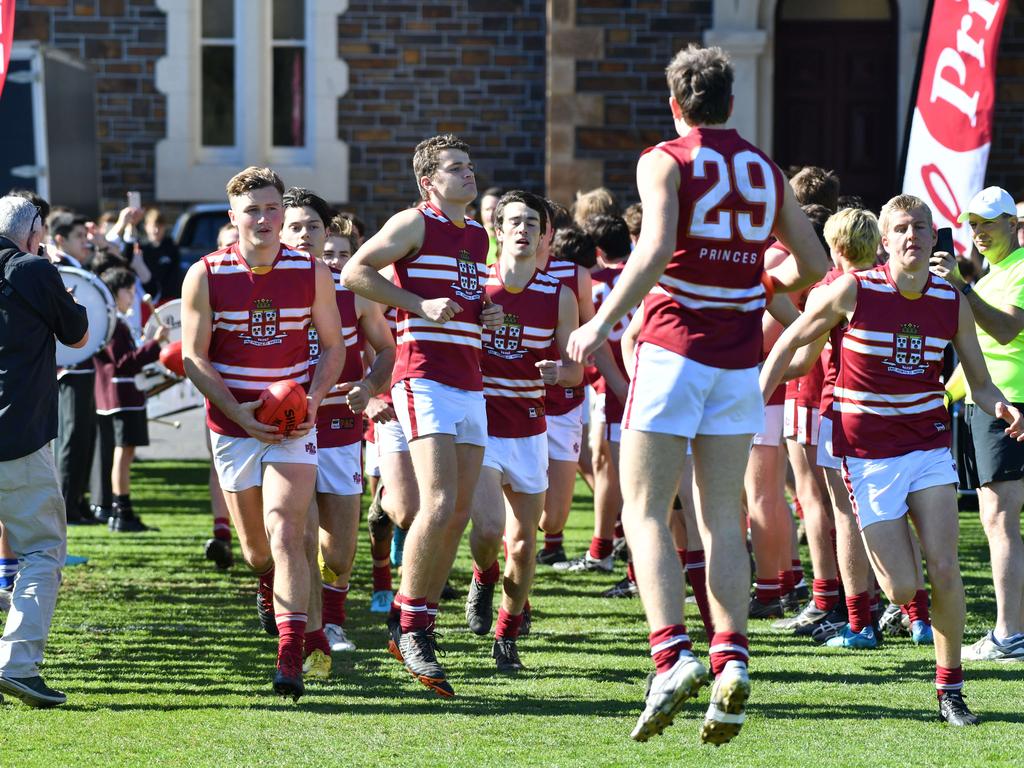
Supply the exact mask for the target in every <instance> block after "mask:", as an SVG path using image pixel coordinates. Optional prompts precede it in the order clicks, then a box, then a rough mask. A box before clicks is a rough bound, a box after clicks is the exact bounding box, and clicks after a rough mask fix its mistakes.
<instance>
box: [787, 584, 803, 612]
mask: <svg viewBox="0 0 1024 768" xmlns="http://www.w3.org/2000/svg"><path fill="white" fill-rule="evenodd" d="M804 602H806V600H804V601H801V600H800V598H799V597H797V595H796V590H795V589H793V590H790V591H789V592H787V593H786V594H785V595H783V597H782V610H784V611H785V612H786V613H798V612H799V611H800V609H801V608H803V604H804Z"/></svg>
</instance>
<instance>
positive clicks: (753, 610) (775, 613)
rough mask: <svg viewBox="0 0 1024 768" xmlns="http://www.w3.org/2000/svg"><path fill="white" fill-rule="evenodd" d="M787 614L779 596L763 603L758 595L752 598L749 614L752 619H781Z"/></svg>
mask: <svg viewBox="0 0 1024 768" xmlns="http://www.w3.org/2000/svg"><path fill="white" fill-rule="evenodd" d="M784 615H785V612H784V611H783V610H782V601H781V600H780V599H779V598H775V599H774V600H769V601H768V602H767V603H762V602H761V601H760V600H758V599H757V598H756V597H752V598H750V607H749V608H748V609H747V616H748V617H749V618H751V619H781V618H782V617H783V616H784Z"/></svg>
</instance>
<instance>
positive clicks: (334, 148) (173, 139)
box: [156, 0, 349, 202]
mask: <svg viewBox="0 0 1024 768" xmlns="http://www.w3.org/2000/svg"><path fill="white" fill-rule="evenodd" d="M201 2H202V0H157V6H158V7H159V8H160V10H162V11H164V12H165V13H166V14H167V55H166V56H164V57H163V58H161V59H160V60H159V61H158V62H157V67H156V87H157V89H158V90H159V91H161V92H162V93H164V94H165V95H166V97H167V137H166V138H165V139H163V140H162V141H160V142H158V143H157V147H156V197H157V200H163V201H181V202H207V201H221V200H223V199H224V185H225V184H226V183H227V180H228V179H229V178H231V176H233V175H234V174H235V173H237V172H238V171H239V170H241V169H242V168H243V167H245V166H248V165H269V166H270V167H272V168H273V169H274V170H275V171H277V172H278V174H280V175H281V177H282V178H283V179H284V182H285V184H287V185H288V186H305V187H309V188H310V189H313V190H315V191H316V192H317V193H318V194H319V195H321V196H322V197H324V198H326V199H327V200H330V201H334V202H345V201H347V200H348V183H349V151H348V145H347V144H345V142H343V141H341V140H340V139H338V123H337V121H338V117H337V115H338V110H337V103H338V99H339V98H341V97H342V96H344V95H345V93H346V92H347V91H348V66H347V65H346V64H345V62H344V61H342V60H341V59H339V58H337V46H338V39H337V28H338V24H337V20H338V16H340V15H341V14H342V13H344V12H345V10H346V8H347V7H348V0H306V12H305V16H306V18H305V24H306V39H305V46H306V56H305V71H304V76H305V81H306V82H305V100H306V104H305V106H306V125H305V132H306V145H305V146H304V147H273V146H271V143H272V131H271V109H272V108H273V107H272V102H273V89H272V88H268V87H267V86H266V84H267V83H269V82H270V77H271V76H272V57H268V56H267V51H268V50H270V48H271V45H272V43H273V40H272V14H271V11H272V5H271V1H270V0H235V28H234V33H235V35H234V39H235V46H236V47H235V139H236V146H235V147H234V148H230V147H203V146H202V144H201V140H202V125H201V114H200V112H201V109H202V94H201V87H200V85H201V84H200V77H201V71H200V70H201V67H200V64H201V59H200V50H199V47H200V44H201V40H202V38H201V29H200V23H201ZM257 3H259V4H260V6H261V7H260V8H254V6H256V4H257ZM250 41H251V42H250ZM247 73H253V75H252V76H247Z"/></svg>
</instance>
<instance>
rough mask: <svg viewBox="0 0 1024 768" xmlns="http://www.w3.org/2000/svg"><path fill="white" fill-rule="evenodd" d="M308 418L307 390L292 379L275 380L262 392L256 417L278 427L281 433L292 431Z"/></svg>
mask: <svg viewBox="0 0 1024 768" xmlns="http://www.w3.org/2000/svg"><path fill="white" fill-rule="evenodd" d="M305 418H306V390H304V389H303V388H302V385H301V384H299V383H298V382H297V381H293V380H292V379H283V380H281V381H275V382H274V383H273V384H271V385H270V386H269V387H267V388H266V389H264V390H263V392H262V393H261V394H260V404H259V407H257V408H256V419H257V420H258V421H261V422H263V423H264V424H268V425H270V426H272V427H277V431H278V432H279V433H281V434H284V433H285V432H291V431H292V430H293V429H295V427H296V426H298V425H299V424H301V423H302V422H303V421H304V420H305Z"/></svg>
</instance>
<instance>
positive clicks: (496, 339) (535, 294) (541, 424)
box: [481, 263, 562, 437]
mask: <svg viewBox="0 0 1024 768" xmlns="http://www.w3.org/2000/svg"><path fill="white" fill-rule="evenodd" d="M498 266H499V265H498V263H495V264H492V265H491V268H490V271H489V274H488V276H487V285H486V291H487V295H488V296H490V297H491V300H492V301H493V302H494V303H495V304H500V305H501V307H502V309H503V310H504V311H505V321H504V323H503V324H502V325H501V327H499V328H495V329H493V330H489V329H487V330H484V334H483V350H484V354H483V357H482V358H481V367H482V369H483V382H484V398H485V399H486V401H487V434H489V435H491V436H492V437H530V436H531V435H539V434H541V433H542V432H544V431H545V430H546V429H547V424H546V422H545V420H544V380H543V378H541V375H540V370H539V369H538V368H537V365H536V364H537V363H538V362H540V361H541V360H549V359H550V358H551V355H550V349H551V345H552V343H553V341H554V338H555V328H556V327H557V326H558V295H559V292H560V291H561V289H562V284H561V283H560V282H559V281H558V280H556V279H554V278H553V277H551V276H549V275H548V274H546V273H544V272H541V271H539V270H538V271H536V272H534V274H533V277H532V278H531V279H530V282H529V283H527V284H526V287H525V288H524V289H523V290H521V291H518V292H516V293H512V292H510V291H508V290H506V289H505V285H504V284H503V283H502V281H501V275H500V273H499V270H498Z"/></svg>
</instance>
